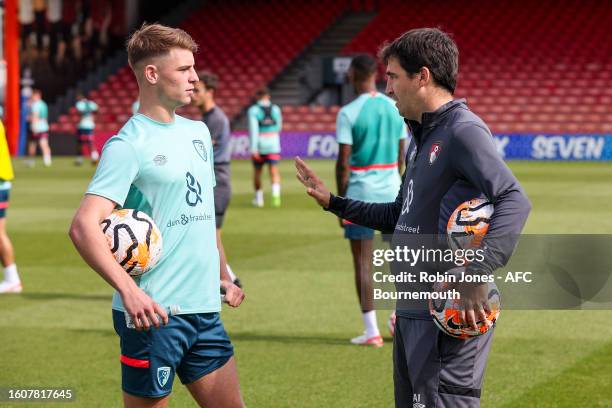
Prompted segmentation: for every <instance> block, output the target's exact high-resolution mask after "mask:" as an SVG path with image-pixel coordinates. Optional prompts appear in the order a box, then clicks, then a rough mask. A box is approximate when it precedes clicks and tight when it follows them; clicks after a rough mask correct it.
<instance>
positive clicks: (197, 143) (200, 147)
mask: <svg viewBox="0 0 612 408" xmlns="http://www.w3.org/2000/svg"><path fill="white" fill-rule="evenodd" d="M193 147H194V148H195V150H196V152H197V153H198V156H200V157H201V158H202V160H204V161H208V157H207V156H206V148H205V147H204V142H203V141H201V140H199V139H196V140H194V141H193Z"/></svg>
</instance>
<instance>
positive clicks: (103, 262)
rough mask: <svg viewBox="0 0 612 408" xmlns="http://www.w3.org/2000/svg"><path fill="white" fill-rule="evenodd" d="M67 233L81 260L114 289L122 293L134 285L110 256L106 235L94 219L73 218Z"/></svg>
mask: <svg viewBox="0 0 612 408" xmlns="http://www.w3.org/2000/svg"><path fill="white" fill-rule="evenodd" d="M69 235H70V239H71V240H72V243H73V244H74V246H75V248H76V249H77V251H78V252H79V254H80V255H81V257H82V258H83V260H84V261H85V262H86V263H87V264H88V265H89V266H90V267H91V268H92V269H93V270H94V271H96V272H97V273H98V274H99V275H100V276H101V277H102V278H103V279H104V280H105V281H106V282H108V284H109V285H111V286H112V287H113V288H115V290H117V291H118V292H119V293H121V294H124V293H126V292H127V291H129V290H130V289H131V288H132V287H133V286H134V285H135V284H134V281H133V279H132V278H131V277H130V276H129V275H128V274H127V273H126V272H125V271H124V270H123V268H121V267H120V266H119V264H118V263H117V261H116V260H115V258H114V257H113V256H112V253H111V252H110V249H109V247H108V242H107V240H106V237H105V236H104V234H103V233H102V230H101V229H100V228H99V225H98V224H96V222H95V220H92V221H89V222H87V221H86V220H83V219H79V218H75V219H74V220H73V222H72V225H71V227H70V232H69Z"/></svg>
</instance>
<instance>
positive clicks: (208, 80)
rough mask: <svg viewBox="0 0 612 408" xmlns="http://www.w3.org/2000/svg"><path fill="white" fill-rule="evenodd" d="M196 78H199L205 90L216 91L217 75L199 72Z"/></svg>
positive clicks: (217, 84)
mask: <svg viewBox="0 0 612 408" xmlns="http://www.w3.org/2000/svg"><path fill="white" fill-rule="evenodd" d="M198 78H200V81H202V83H203V84H204V86H205V87H206V89H214V90H217V87H218V86H219V77H218V76H217V75H215V74H213V73H212V72H210V71H201V72H198Z"/></svg>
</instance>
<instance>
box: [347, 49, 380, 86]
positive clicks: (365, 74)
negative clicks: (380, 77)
mask: <svg viewBox="0 0 612 408" xmlns="http://www.w3.org/2000/svg"><path fill="white" fill-rule="evenodd" d="M349 69H352V70H353V80H354V81H355V82H363V81H365V80H367V79H368V78H370V77H371V76H372V75H375V74H376V69H377V62H376V58H374V57H373V56H371V55H370V54H360V55H356V56H355V57H353V59H352V60H351V65H350V67H349Z"/></svg>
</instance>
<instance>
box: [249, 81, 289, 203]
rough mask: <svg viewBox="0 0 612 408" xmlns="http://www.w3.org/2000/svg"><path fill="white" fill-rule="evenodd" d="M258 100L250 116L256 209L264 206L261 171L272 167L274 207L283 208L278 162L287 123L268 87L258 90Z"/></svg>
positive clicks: (250, 109)
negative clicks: (282, 133)
mask: <svg viewBox="0 0 612 408" xmlns="http://www.w3.org/2000/svg"><path fill="white" fill-rule="evenodd" d="M255 97H256V98H257V102H255V104H253V106H251V107H250V108H249V110H248V114H247V115H248V120H249V140H250V147H251V154H252V159H253V166H254V167H255V174H254V177H253V184H254V187H255V198H254V199H253V205H254V206H255V207H263V206H264V197H263V190H262V188H261V172H262V170H263V166H264V165H265V164H268V166H269V167H270V179H271V181H272V207H280V205H281V186H280V173H279V171H278V162H279V160H280V152H281V145H280V131H281V129H282V124H283V119H282V115H281V110H280V108H279V107H278V106H277V105H274V104H272V102H271V100H270V91H269V90H268V88H262V89H260V90H259V91H257V93H256V95H255Z"/></svg>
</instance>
